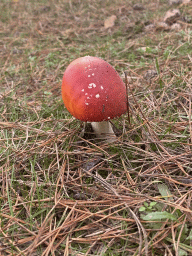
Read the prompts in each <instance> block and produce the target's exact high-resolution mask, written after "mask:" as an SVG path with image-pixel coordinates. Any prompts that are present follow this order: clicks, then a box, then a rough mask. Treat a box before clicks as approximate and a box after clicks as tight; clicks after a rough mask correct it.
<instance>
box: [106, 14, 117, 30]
mask: <svg viewBox="0 0 192 256" xmlns="http://www.w3.org/2000/svg"><path fill="white" fill-rule="evenodd" d="M116 19H117V17H116V16H115V15H112V16H110V17H109V18H107V19H106V20H105V22H104V27H105V28H112V27H113V26H114V25H115V20H116Z"/></svg>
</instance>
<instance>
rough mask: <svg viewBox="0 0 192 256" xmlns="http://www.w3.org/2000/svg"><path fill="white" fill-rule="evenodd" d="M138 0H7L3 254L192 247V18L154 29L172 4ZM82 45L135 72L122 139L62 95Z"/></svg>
mask: <svg viewBox="0 0 192 256" xmlns="http://www.w3.org/2000/svg"><path fill="white" fill-rule="evenodd" d="M135 3H138V1H125V0H121V1H109V0H108V1H89V0H86V1H76V0H72V1H60V0H54V1H51V2H50V1H43V0H41V1H34V0H28V1H27V2H26V1H23V0H18V1H1V3H0V9H1V10H2V11H1V17H0V22H1V34H0V45H1V49H2V50H1V51H0V55H1V63H0V67H1V70H0V83H1V86H0V203H1V204H0V242H1V246H2V248H1V252H0V253H2V254H3V255H28V254H30V253H32V254H34V255H102V256H108V255H139V246H141V255H147V253H146V250H145V249H146V248H148V255H154V256H161V255H166V254H167V255H168V254H170V253H172V255H177V256H181V255H184V256H185V255H186V256H187V255H191V253H192V244H191V228H192V224H191V215H192V212H191V184H192V183H191V180H192V176H191V170H192V169H191V168H192V165H191V136H192V133H191V130H192V128H191V123H190V121H191V118H190V116H191V115H192V114H191V108H190V104H191V67H192V62H191V53H192V47H191V36H192V30H191V23H190V22H189V23H187V22H183V20H184V19H183V18H182V19H181V20H180V21H181V22H180V25H181V29H180V30H179V31H172V30H170V31H156V30H153V31H150V32H146V31H145V25H146V24H150V23H154V22H156V21H157V22H158V21H162V19H163V17H164V15H165V12H166V11H167V10H169V8H171V7H170V6H169V5H168V4H167V1H159V5H158V7H156V6H155V7H154V1H152V0H151V1H140V3H142V4H143V5H144V7H145V9H144V10H143V11H135V10H133V8H132V6H133V5H134V4H135ZM178 8H179V9H180V11H181V14H182V17H188V20H189V17H192V5H191V3H189V4H188V5H179V6H178ZM111 15H116V17H117V19H116V21H115V26H114V27H112V28H111V29H108V30H106V29H105V28H104V21H105V19H106V18H108V17H109V16H111ZM85 55H92V56H98V57H101V58H103V59H105V60H106V61H108V62H109V63H110V64H112V65H113V66H114V67H115V69H116V70H117V71H118V72H119V74H120V75H121V77H122V79H124V72H125V71H126V72H127V74H128V79H129V85H130V89H129V101H130V107H131V111H130V117H131V125H130V124H129V122H128V117H127V114H125V115H122V116H121V117H120V118H118V119H115V120H113V121H112V122H113V124H114V125H115V127H116V132H117V134H118V141H117V142H115V143H113V144H107V143H105V142H102V141H100V142H99V141H97V139H96V138H95V136H94V135H93V134H91V133H92V131H91V130H90V127H89V126H88V125H87V126H86V128H85V133H84V134H83V130H84V126H83V123H82V122H80V121H79V120H75V119H74V118H73V117H72V116H71V115H70V114H69V113H68V111H67V110H66V109H65V107H64V105H63V101H62V98H61V81H62V76H63V73H64V71H65V69H66V67H67V66H68V64H69V63H70V62H71V61H72V60H74V59H76V58H78V57H82V56H85ZM149 71H153V72H152V74H154V75H153V76H151V77H149V76H147V75H146V74H147V72H149ZM149 73H150V72H149ZM91 168H93V169H91ZM90 169H91V170H90ZM167 195H168V196H167ZM131 211H133V213H132V212H131ZM134 214H135V215H134ZM150 218H153V222H151V221H150ZM146 238H147V240H148V243H146Z"/></svg>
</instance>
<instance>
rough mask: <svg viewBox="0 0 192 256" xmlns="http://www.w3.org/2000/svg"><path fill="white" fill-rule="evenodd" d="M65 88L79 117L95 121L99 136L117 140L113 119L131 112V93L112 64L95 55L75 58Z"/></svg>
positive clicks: (69, 106)
mask: <svg viewBox="0 0 192 256" xmlns="http://www.w3.org/2000/svg"><path fill="white" fill-rule="evenodd" d="M61 90H62V98H63V102H64V104H65V106H66V108H67V110H68V111H69V112H70V113H71V114H72V115H73V116H74V117H75V118H77V119H79V120H81V121H85V122H91V125H92V128H93V131H94V132H95V134H96V136H97V137H98V138H100V139H106V140H107V141H108V142H112V141H114V140H116V135H115V134H114V131H113V129H112V126H111V123H110V122H109V120H110V119H113V118H115V117H118V116H121V115H122V114H123V113H125V112H126V111H127V96H126V88H125V85H124V83H123V81H122V79H121V78H120V76H119V75H118V73H117V71H116V70H115V69H114V68H113V67H112V66H111V65H110V64H109V63H107V62H106V61H104V60H102V59H100V58H97V57H91V56H85V57H81V58H78V59H76V60H74V61H72V62H71V63H70V64H69V66H68V67H67V69H66V71H65V73H64V76H63V81H62V87H61Z"/></svg>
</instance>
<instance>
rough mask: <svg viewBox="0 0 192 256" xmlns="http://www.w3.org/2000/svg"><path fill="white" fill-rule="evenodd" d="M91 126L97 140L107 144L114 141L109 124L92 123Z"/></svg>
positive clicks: (114, 136)
mask: <svg viewBox="0 0 192 256" xmlns="http://www.w3.org/2000/svg"><path fill="white" fill-rule="evenodd" d="M91 125H92V128H93V131H94V132H95V134H96V136H97V138H99V139H103V140H107V142H113V141H115V140H116V135H115V133H114V131H113V128H112V126H111V124H110V122H108V121H103V122H92V123H91Z"/></svg>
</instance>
